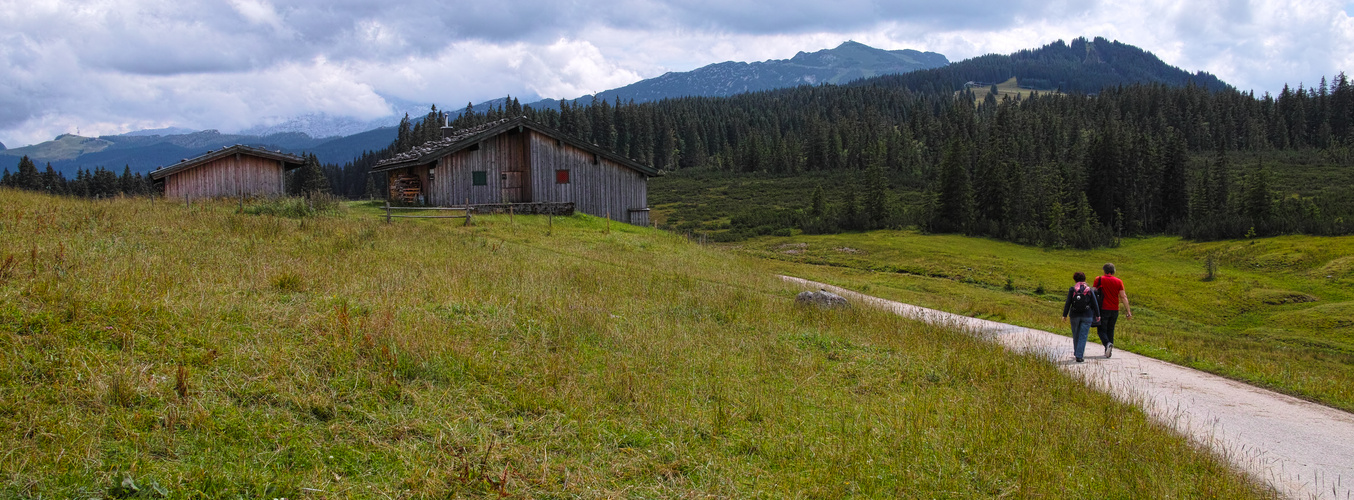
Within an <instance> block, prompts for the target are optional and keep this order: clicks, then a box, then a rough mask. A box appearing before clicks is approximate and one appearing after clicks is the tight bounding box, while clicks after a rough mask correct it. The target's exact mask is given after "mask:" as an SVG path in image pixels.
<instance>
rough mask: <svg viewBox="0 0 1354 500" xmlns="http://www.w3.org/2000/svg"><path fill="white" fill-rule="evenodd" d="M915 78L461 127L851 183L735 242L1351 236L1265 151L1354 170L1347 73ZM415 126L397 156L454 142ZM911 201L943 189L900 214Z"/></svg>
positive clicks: (1332, 201) (514, 108)
mask: <svg viewBox="0 0 1354 500" xmlns="http://www.w3.org/2000/svg"><path fill="white" fill-rule="evenodd" d="M959 64H963V63H959ZM956 65H958V64H956ZM898 83H899V82H898V80H897V79H895V78H881V79H876V80H866V81H865V82H864V83H863V84H860V85H851V86H845V87H840V86H819V87H799V88H795V89H787V90H780V91H771V92H759V93H752V94H744V95H739V96H734V97H728V98H686V99H669V100H664V101H661V102H657V103H648V104H639V105H628V104H619V103H616V104H613V103H609V102H605V101H602V102H596V103H593V104H592V105H589V106H574V105H567V104H566V105H564V106H562V107H561V108H560V109H559V110H545V111H535V110H532V109H523V108H521V107H520V105H518V104H517V103H516V102H514V101H511V100H510V101H508V103H507V105H506V106H503V107H501V108H495V109H491V110H485V112H482V113H481V112H476V111H475V110H471V112H470V113H468V114H464V115H463V116H461V117H460V118H458V119H457V120H456V121H455V122H454V125H455V126H470V125H473V124H476V123H480V122H482V121H485V120H493V119H498V118H500V117H502V116H508V115H518V114H525V115H527V116H529V117H531V118H533V119H535V120H538V121H541V122H543V123H546V124H548V125H550V126H553V127H557V128H560V129H562V130H564V131H566V132H568V133H571V134H576V135H579V136H582V137H585V138H589V139H590V140H592V141H594V142H596V143H598V144H601V145H603V146H606V147H609V148H613V149H615V150H617V151H619V152H620V153H622V154H625V155H628V156H630V157H632V158H636V159H638V160H640V161H642V162H646V163H651V164H653V165H655V166H656V167H658V168H659V169H663V170H667V171H676V170H683V169H713V170H721V171H738V172H762V173H768V174H782V175H783V174H795V173H801V172H812V171H826V172H835V173H836V174H835V175H836V178H837V179H838V181H839V183H844V184H845V185H846V186H847V188H846V189H845V191H844V192H843V193H842V194H841V195H840V196H839V197H838V199H834V200H822V199H821V196H822V195H821V194H819V195H817V196H811V193H809V192H805V193H802V196H801V198H800V199H803V200H810V199H812V198H819V199H818V201H817V202H814V203H808V202H806V203H805V204H804V206H802V207H790V208H785V209H783V210H779V211H769V212H768V211H761V212H757V213H753V214H735V215H734V217H733V220H732V221H730V223H731V224H730V227H728V228H727V229H728V230H729V231H728V233H729V234H728V235H729V236H732V237H737V236H739V234H743V235H746V234H747V233H749V232H753V233H756V232H759V231H760V232H765V230H766V229H768V228H770V229H772V230H774V229H776V228H782V227H795V228H799V229H803V230H806V231H809V232H834V231H839V230H852V229H872V228H881V227H899V226H906V225H912V224H917V225H921V226H923V227H926V228H928V229H930V230H933V231H941V232H964V233H968V234H978V235H987V236H994V237H999V238H1003V239H1009V240H1013V241H1019V242H1024V243H1030V244H1040V245H1052V246H1077V247H1091V246H1100V245H1107V244H1113V242H1114V239H1115V238H1116V237H1118V236H1123V235H1134V234H1155V233H1162V232H1176V233H1179V234H1183V235H1186V236H1191V237H1196V238H1221V237H1241V236H1245V235H1247V234H1253V235H1268V234H1280V233H1312V234H1336V233H1347V232H1349V231H1350V229H1351V226H1350V224H1349V223H1348V222H1346V220H1348V219H1349V218H1348V217H1347V215H1348V214H1350V212H1351V210H1350V208H1351V207H1350V205H1349V204H1348V203H1347V202H1345V201H1344V199H1343V198H1345V197H1343V196H1338V194H1340V193H1339V192H1336V193H1334V195H1331V194H1327V195H1324V196H1306V197H1291V196H1287V195H1288V194H1290V193H1281V192H1279V191H1277V190H1276V189H1275V186H1276V185H1277V184H1282V183H1283V179H1282V177H1283V176H1284V175H1286V172H1285V170H1284V169H1283V168H1282V167H1283V166H1282V165H1266V164H1265V163H1263V161H1260V160H1258V158H1261V157H1260V156H1256V155H1260V154H1262V153H1263V154H1265V155H1269V156H1272V153H1273V152H1276V151H1286V150H1290V151H1320V153H1321V156H1320V157H1321V158H1322V159H1323V161H1330V162H1334V163H1336V164H1349V163H1350V162H1351V154H1350V149H1351V146H1354V127H1352V126H1351V124H1354V88H1351V86H1350V83H1349V81H1348V79H1347V78H1346V77H1345V76H1344V75H1343V74H1342V75H1340V76H1338V77H1336V78H1335V80H1334V83H1333V84H1328V83H1326V81H1325V79H1324V78H1323V79H1322V83H1321V84H1320V85H1319V86H1318V87H1317V88H1314V89H1307V88H1304V87H1301V86H1299V87H1298V88H1297V89H1288V88H1286V89H1285V90H1284V91H1283V92H1282V93H1280V94H1279V95H1278V96H1270V95H1264V96H1259V97H1257V96H1255V95H1253V94H1250V93H1242V92H1239V91H1236V90H1233V89H1222V90H1209V89H1208V88H1205V87H1202V86H1198V85H1193V84H1188V85H1185V86H1170V85H1165V84H1138V85H1132V86H1122V87H1110V88H1105V89H1103V90H1102V91H1101V92H1100V93H1098V94H1096V95H1093V96H1092V95H1085V94H1076V93H1071V94H1058V95H1054V94H1048V93H1035V94H1034V95H1033V96H1032V97H1031V98H1028V99H1023V100H1015V99H1005V100H1002V101H997V100H996V99H995V97H993V98H991V99H986V100H982V99H979V100H978V102H979V104H977V105H976V106H975V104H974V102H975V99H974V96H973V95H972V94H971V92H972V90H965V91H962V92H961V96H960V97H959V98H955V97H954V95H953V93H951V92H949V91H945V92H916V91H913V90H910V89H908V88H906V87H904V86H900V85H899V84H898ZM438 120H439V119H438V118H437V117H430V119H425V122H431V123H440V122H439V121H438ZM405 129H406V130H407V131H406V132H404V133H402V134H401V138H402V139H401V141H402V142H397V144H395V145H393V146H392V147H393V148H394V150H403V149H406V148H407V147H411V146H412V145H413V144H417V143H418V142H420V138H426V137H435V136H436V134H437V130H436V129H435V128H428V129H427V130H422V129H421V126H420V127H408V126H406V127H405ZM336 170H339V171H346V170H347V169H336ZM656 184H658V183H656ZM655 191H656V192H655V193H654V195H653V196H654V198H655V199H662V194H661V192H657V191H658V188H655ZM901 192H922V193H925V194H926V196H923V197H921V200H922V201H921V202H915V201H913V202H909V203H899V199H900V197H899V194H900V193H901ZM740 215H741V216H742V217H741V219H742V220H741V221H740ZM740 225H741V227H740ZM716 229H723V228H722V227H720V228H716ZM740 231H741V233H740Z"/></svg>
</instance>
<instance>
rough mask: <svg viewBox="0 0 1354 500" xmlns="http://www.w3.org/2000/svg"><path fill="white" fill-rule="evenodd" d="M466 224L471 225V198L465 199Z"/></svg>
mask: <svg viewBox="0 0 1354 500" xmlns="http://www.w3.org/2000/svg"><path fill="white" fill-rule="evenodd" d="M464 225H466V226H469V225H470V198H466V199H465V224H464Z"/></svg>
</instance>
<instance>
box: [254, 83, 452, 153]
mask: <svg viewBox="0 0 1354 500" xmlns="http://www.w3.org/2000/svg"><path fill="white" fill-rule="evenodd" d="M381 97H382V98H383V99H385V100H386V102H387V103H389V104H390V107H391V111H392V112H391V113H390V114H389V115H386V116H383V117H381V118H376V119H372V120H367V119H359V118H352V117H348V116H335V115H330V114H328V113H308V114H304V115H300V116H293V117H288V118H284V119H281V120H279V121H277V122H276V123H274V124H272V125H256V126H253V127H250V128H247V129H244V130H241V131H239V132H238V133H239V134H240V135H252V136H260V137H266V136H271V135H275V134H281V133H287V132H301V133H304V134H306V135H309V136H311V137H314V138H337V137H346V136H350V135H354V134H360V133H362V132H366V131H369V130H374V129H378V128H382V127H394V126H397V125H399V124H400V120H401V119H403V118H404V115H405V114H408V115H409V116H410V118H413V117H419V116H423V115H426V114H428V110H429V109H430V108H431V107H432V104H430V103H418V102H414V101H410V100H407V99H400V98H398V97H393V96H384V95H383V96H381ZM382 147H385V146H382ZM345 161H346V160H345Z"/></svg>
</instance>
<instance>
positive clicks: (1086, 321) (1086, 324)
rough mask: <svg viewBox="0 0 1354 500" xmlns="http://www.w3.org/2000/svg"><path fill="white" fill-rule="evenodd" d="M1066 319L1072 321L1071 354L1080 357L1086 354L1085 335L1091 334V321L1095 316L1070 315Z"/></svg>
mask: <svg viewBox="0 0 1354 500" xmlns="http://www.w3.org/2000/svg"><path fill="white" fill-rule="evenodd" d="M1068 319H1069V320H1071V321H1072V354H1073V355H1074V356H1076V357H1077V359H1082V358H1083V357H1085V355H1086V337H1088V336H1090V335H1091V323H1092V322H1093V321H1095V318H1093V317H1090V316H1071V317H1069V318H1068Z"/></svg>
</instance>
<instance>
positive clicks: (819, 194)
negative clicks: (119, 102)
mask: <svg viewBox="0 0 1354 500" xmlns="http://www.w3.org/2000/svg"><path fill="white" fill-rule="evenodd" d="M5 176H6V178H8V176H9V170H8V169H6V170H5ZM823 198H824V194H823V185H822V184H819V185H818V187H815V188H813V198H811V200H812V201H811V202H810V203H809V215H811V216H813V217H814V218H821V217H822V216H823V214H824V213H826V212H827V202H826V201H824V199H823Z"/></svg>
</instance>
